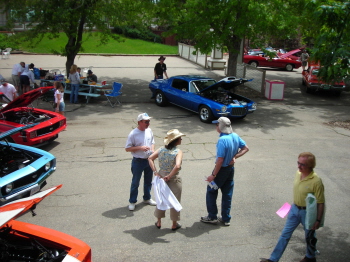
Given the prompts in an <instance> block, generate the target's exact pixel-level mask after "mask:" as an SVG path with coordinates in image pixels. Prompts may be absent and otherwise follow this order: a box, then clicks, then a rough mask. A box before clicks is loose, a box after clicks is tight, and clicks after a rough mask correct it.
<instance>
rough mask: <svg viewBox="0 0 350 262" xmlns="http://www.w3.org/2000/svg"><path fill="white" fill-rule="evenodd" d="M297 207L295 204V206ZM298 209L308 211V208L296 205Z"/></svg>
mask: <svg viewBox="0 0 350 262" xmlns="http://www.w3.org/2000/svg"><path fill="white" fill-rule="evenodd" d="M294 205H295V204H294ZM295 206H296V207H297V208H298V209H301V210H304V209H306V207H301V206H298V205H295Z"/></svg>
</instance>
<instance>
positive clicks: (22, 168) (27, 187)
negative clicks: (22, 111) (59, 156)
mask: <svg viewBox="0 0 350 262" xmlns="http://www.w3.org/2000/svg"><path fill="white" fill-rule="evenodd" d="M34 125H36V124H32V125H27V126H23V127H18V128H14V129H11V130H9V131H7V132H4V133H2V134H0V205H3V204H4V203H7V202H10V201H13V200H15V199H19V198H23V197H27V196H31V195H33V194H35V193H37V192H38V191H40V189H41V188H43V187H44V186H45V185H46V179H47V178H48V177H49V176H50V175H51V174H52V173H53V172H55V170H56V158H55V157H54V156H53V155H52V154H50V153H48V152H46V151H44V150H41V149H37V148H34V147H30V146H24V145H19V144H14V143H8V142H7V141H6V140H7V139H6V138H7V137H8V136H10V135H13V134H15V133H17V132H20V131H21V130H23V129H26V128H30V127H32V126H34Z"/></svg>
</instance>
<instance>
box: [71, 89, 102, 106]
mask: <svg viewBox="0 0 350 262" xmlns="http://www.w3.org/2000/svg"><path fill="white" fill-rule="evenodd" d="M64 93H65V94H70V93H72V91H71V90H64ZM78 95H79V96H86V103H88V102H89V100H90V97H99V96H101V94H96V93H86V92H78Z"/></svg>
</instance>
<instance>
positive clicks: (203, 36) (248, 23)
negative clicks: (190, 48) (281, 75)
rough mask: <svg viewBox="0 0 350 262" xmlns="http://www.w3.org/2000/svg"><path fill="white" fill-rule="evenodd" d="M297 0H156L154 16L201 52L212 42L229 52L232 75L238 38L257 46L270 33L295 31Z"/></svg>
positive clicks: (278, 34) (280, 34)
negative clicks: (247, 39)
mask: <svg viewBox="0 0 350 262" xmlns="http://www.w3.org/2000/svg"><path fill="white" fill-rule="evenodd" d="M302 4H303V1H298V0H287V1H282V0H260V1H241V0H201V1H198V0H186V1H183V0H158V1H157V11H158V13H157V17H160V18H162V19H163V20H161V21H160V22H161V23H166V24H168V25H169V27H170V32H171V33H175V34H176V35H177V37H178V39H191V40H193V41H194V43H195V47H196V48H197V49H200V50H201V52H204V53H209V52H210V51H211V50H212V49H213V48H214V47H215V46H216V47H219V48H223V49H226V50H227V51H228V53H229V61H228V75H236V65H237V57H238V53H239V50H240V46H241V43H242V41H243V40H244V39H245V38H249V39H250V40H251V41H252V42H254V43H255V44H256V45H260V46H259V47H264V46H266V43H269V40H270V39H271V37H274V38H278V37H280V38H281V39H283V38H290V37H293V36H295V35H296V34H297V32H298V31H297V29H298V20H299V13H300V8H301V6H302Z"/></svg>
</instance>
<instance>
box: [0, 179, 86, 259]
mask: <svg viewBox="0 0 350 262" xmlns="http://www.w3.org/2000/svg"><path fill="white" fill-rule="evenodd" d="M61 186H62V185H59V186H56V187H53V188H50V189H47V190H45V191H43V192H40V193H37V194H35V195H33V196H31V197H28V198H22V199H20V200H17V201H14V202H11V203H9V204H6V205H4V206H2V207H0V258H1V262H30V261H33V262H34V261H41V262H49V261H50V262H78V261H82V262H91V261H92V260H91V248H90V247H89V246H88V245H87V244H86V243H85V242H83V241H81V240H80V239H77V238H75V237H73V236H70V235H67V234H65V233H62V232H59V231H56V230H53V229H50V228H46V227H41V226H37V225H33V224H29V223H25V222H21V221H17V220H14V219H15V218H17V217H19V216H21V215H22V214H24V213H25V212H27V211H30V210H33V209H34V208H35V206H36V205H37V204H38V203H39V202H40V201H41V200H42V199H44V198H45V197H46V196H48V195H50V194H52V193H53V192H55V191H56V190H58V189H59V188H61ZM33 212H34V211H33ZM33 215H34V214H33Z"/></svg>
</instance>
